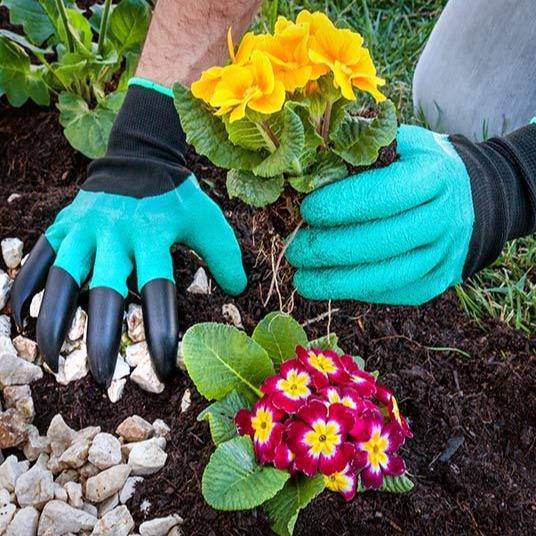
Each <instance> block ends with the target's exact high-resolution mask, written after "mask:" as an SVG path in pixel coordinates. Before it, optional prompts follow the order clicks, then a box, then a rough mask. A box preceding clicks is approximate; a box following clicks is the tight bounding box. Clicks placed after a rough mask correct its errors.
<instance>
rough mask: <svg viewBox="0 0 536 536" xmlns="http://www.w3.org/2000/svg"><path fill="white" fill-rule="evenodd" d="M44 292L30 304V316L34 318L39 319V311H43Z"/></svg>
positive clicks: (36, 296) (39, 293) (37, 295)
mask: <svg viewBox="0 0 536 536" xmlns="http://www.w3.org/2000/svg"><path fill="white" fill-rule="evenodd" d="M44 293H45V291H44V290H42V291H41V292H38V293H37V294H36V295H35V296H34V297H33V298H32V301H31V302H30V316H31V317H32V318H37V317H38V316H39V311H40V309H41V302H42V301H43V294H44Z"/></svg>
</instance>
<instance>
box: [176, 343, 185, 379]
mask: <svg viewBox="0 0 536 536" xmlns="http://www.w3.org/2000/svg"><path fill="white" fill-rule="evenodd" d="M176 364H177V368H179V369H181V370H183V371H184V372H186V365H185V364H184V356H183V355H182V341H179V346H178V348H177V361H176Z"/></svg>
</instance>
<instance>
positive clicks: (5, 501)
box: [0, 489, 17, 534]
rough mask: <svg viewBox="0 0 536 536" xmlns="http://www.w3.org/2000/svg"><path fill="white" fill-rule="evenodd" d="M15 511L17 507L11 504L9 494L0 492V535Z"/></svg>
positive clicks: (4, 491) (3, 491) (5, 491)
mask: <svg viewBox="0 0 536 536" xmlns="http://www.w3.org/2000/svg"><path fill="white" fill-rule="evenodd" d="M16 511H17V507H16V506H15V505H14V504H12V503H11V498H10V496H9V492H8V491H7V490H5V489H3V490H0V534H3V533H4V531H5V530H6V528H7V526H8V525H9V523H10V522H11V520H12V519H13V516H14V514H15V512H16Z"/></svg>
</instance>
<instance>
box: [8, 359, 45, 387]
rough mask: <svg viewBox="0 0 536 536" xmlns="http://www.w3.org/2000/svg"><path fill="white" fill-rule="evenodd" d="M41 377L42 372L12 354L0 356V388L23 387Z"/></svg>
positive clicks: (35, 366) (39, 368)
mask: <svg viewBox="0 0 536 536" xmlns="http://www.w3.org/2000/svg"><path fill="white" fill-rule="evenodd" d="M42 377H43V370H42V369H41V367H38V366H37V365H33V364H32V363H28V361H25V360H24V359H21V358H20V357H17V356H16V355H13V354H3V355H2V356H0V386H1V387H5V386H6V385H25V384H28V383H31V382H33V381H35V380H40V379H41V378H42Z"/></svg>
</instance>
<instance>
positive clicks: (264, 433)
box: [251, 408, 274, 443]
mask: <svg viewBox="0 0 536 536" xmlns="http://www.w3.org/2000/svg"><path fill="white" fill-rule="evenodd" d="M251 427H252V428H253V430H254V440H255V441H257V442H259V443H266V442H267V441H268V440H269V439H270V435H271V433H272V428H273V427H274V421H273V418H272V413H271V412H270V411H268V410H266V409H264V408H259V409H258V410H257V413H256V414H255V417H253V418H252V419H251Z"/></svg>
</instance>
